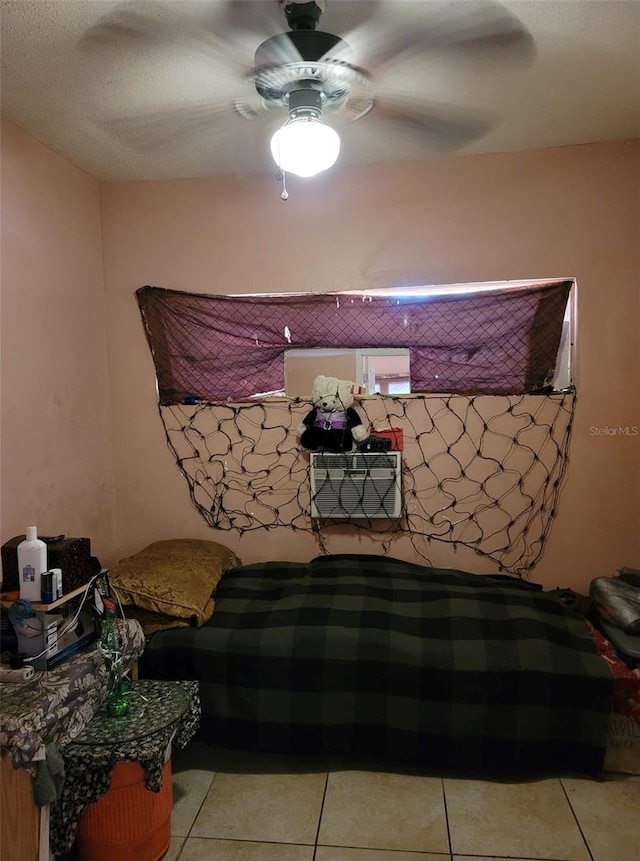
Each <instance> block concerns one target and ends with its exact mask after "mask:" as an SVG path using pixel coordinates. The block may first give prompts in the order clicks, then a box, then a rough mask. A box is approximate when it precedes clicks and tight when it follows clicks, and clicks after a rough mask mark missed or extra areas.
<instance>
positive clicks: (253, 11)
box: [221, 0, 288, 45]
mask: <svg viewBox="0 0 640 861" xmlns="http://www.w3.org/2000/svg"><path fill="white" fill-rule="evenodd" d="M221 25H222V27H223V28H224V29H225V30H226V32H227V34H228V35H229V36H231V37H234V36H240V37H247V36H249V37H250V38H251V39H252V40H253V44H254V45H257V43H258V42H259V41H261V40H262V39H265V38H266V37H267V36H275V35H276V33H282V32H283V31H284V30H287V29H288V27H287V21H286V18H285V15H284V12H283V11H282V10H281V9H280V5H279V3H278V2H277V0H227V2H226V3H225V4H224V9H223V11H222V14H221Z"/></svg>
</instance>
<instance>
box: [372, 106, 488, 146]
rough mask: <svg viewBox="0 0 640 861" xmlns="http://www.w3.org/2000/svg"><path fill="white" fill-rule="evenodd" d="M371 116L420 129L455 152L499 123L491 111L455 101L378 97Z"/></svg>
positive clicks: (412, 128)
mask: <svg viewBox="0 0 640 861" xmlns="http://www.w3.org/2000/svg"><path fill="white" fill-rule="evenodd" d="M371 116H372V117H373V118H374V119H376V120H382V121H383V122H384V121H386V122H390V123H393V124H394V125H395V126H398V125H399V126H403V127H404V128H407V129H409V130H410V131H414V132H418V133H419V134H420V135H421V136H422V137H424V138H426V139H427V140H429V143H430V146H431V147H433V148H434V149H437V150H439V151H441V152H454V151H455V150H457V149H460V148H461V147H463V146H466V145H467V144H470V143H473V142H474V141H476V140H479V139H480V138H481V137H483V136H484V135H485V134H487V132H489V131H490V130H491V128H493V126H494V125H495V124H496V118H495V117H490V116H488V115H487V114H479V113H474V112H472V111H468V110H463V109H461V108H454V107H452V106H451V105H439V104H433V103H432V104H431V105H424V104H418V103H417V102H416V103H414V104H411V102H410V101H408V100H406V99H387V98H385V99H380V100H376V103H375V106H374V108H373V112H372V113H371Z"/></svg>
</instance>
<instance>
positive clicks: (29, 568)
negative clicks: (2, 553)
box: [18, 526, 47, 601]
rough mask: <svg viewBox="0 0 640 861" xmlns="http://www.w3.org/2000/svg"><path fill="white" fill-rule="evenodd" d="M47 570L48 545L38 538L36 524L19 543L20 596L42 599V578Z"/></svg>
mask: <svg viewBox="0 0 640 861" xmlns="http://www.w3.org/2000/svg"><path fill="white" fill-rule="evenodd" d="M46 570H47V545H46V544H45V543H44V541H40V539H39V538H38V530H37V529H36V527H35V526H28V527H27V537H26V538H25V540H24V541H21V542H20V544H18V574H19V577H20V597H21V598H24V599H25V600H26V601H40V598H41V595H40V578H41V576H42V574H43V573H44V572H45V571H46Z"/></svg>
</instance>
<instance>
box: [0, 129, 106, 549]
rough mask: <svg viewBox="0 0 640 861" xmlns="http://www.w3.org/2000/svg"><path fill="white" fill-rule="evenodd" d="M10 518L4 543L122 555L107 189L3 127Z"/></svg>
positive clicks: (5, 519) (6, 498)
mask: <svg viewBox="0 0 640 861" xmlns="http://www.w3.org/2000/svg"><path fill="white" fill-rule="evenodd" d="M1 147H2V149H1V168H2V174H1V176H2V268H1V278H0V289H1V291H2V292H1V297H2V371H1V377H0V382H1V387H2V388H1V395H2V508H1V515H2V521H1V535H0V539H1V540H2V541H6V540H7V539H8V538H11V537H12V536H14V535H17V534H20V533H23V532H24V530H25V528H26V527H27V526H28V525H31V524H34V525H36V526H37V527H38V529H39V531H40V533H41V534H50V535H51V534H53V535H57V534H59V533H62V532H64V533H66V534H67V535H81V536H84V535H86V536H89V537H90V538H91V539H92V550H93V552H94V553H96V554H97V555H98V556H99V557H100V558H102V556H103V555H105V556H106V555H107V554H108V553H111V554H113V547H114V544H115V535H114V487H113V469H112V465H113V452H112V444H111V406H110V404H109V375H108V365H107V336H106V325H105V296H104V267H103V258H102V237H101V230H102V226H101V215H100V187H99V184H98V182H97V181H96V180H95V179H92V178H91V177H90V176H87V174H85V173H83V172H82V171H80V170H79V169H78V168H76V167H74V166H73V165H71V164H70V163H69V162H68V161H65V160H64V159H62V158H60V156H58V155H56V154H55V153H53V152H52V151H51V150H49V149H47V148H46V147H45V146H43V145H42V144H40V143H38V142H37V141H35V140H33V138H31V137H29V136H28V135H26V134H25V133H24V132H22V131H21V130H20V129H18V128H17V127H16V126H14V125H13V124H12V123H10V122H4V123H3V125H2V139H1Z"/></svg>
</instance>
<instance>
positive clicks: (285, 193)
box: [280, 171, 289, 200]
mask: <svg viewBox="0 0 640 861" xmlns="http://www.w3.org/2000/svg"><path fill="white" fill-rule="evenodd" d="M281 173H282V194H281V195H280V197H281V198H282V199H283V200H289V192H288V191H287V181H286V176H285V172H284V171H281Z"/></svg>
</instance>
